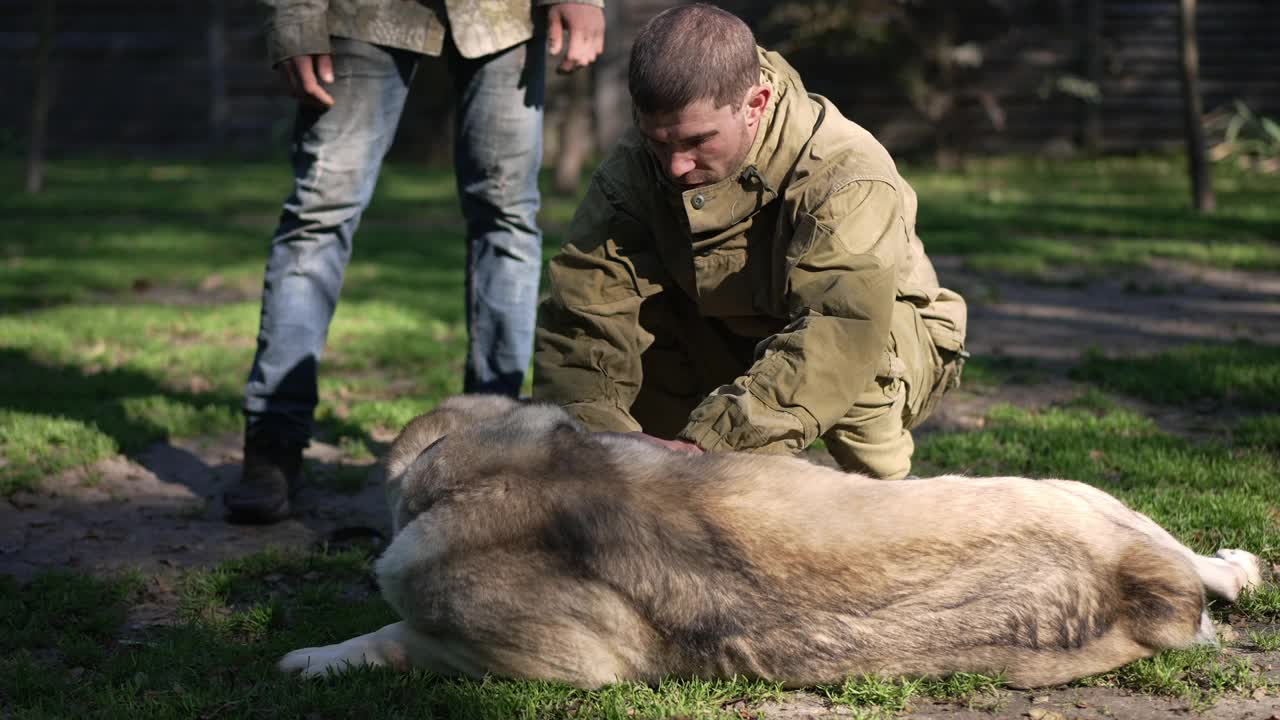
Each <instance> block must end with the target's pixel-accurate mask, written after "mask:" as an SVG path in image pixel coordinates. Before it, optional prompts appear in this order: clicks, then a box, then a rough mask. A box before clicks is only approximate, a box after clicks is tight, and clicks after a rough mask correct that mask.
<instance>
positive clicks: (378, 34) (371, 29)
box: [258, 0, 604, 65]
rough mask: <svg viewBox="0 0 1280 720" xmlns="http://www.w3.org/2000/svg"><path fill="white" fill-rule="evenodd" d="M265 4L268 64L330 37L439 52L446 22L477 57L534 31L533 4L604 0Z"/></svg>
mask: <svg viewBox="0 0 1280 720" xmlns="http://www.w3.org/2000/svg"><path fill="white" fill-rule="evenodd" d="M258 1H259V2H260V3H262V4H263V5H266V6H267V9H268V19H267V48H268V53H269V55H270V59H271V64H272V65H275V64H276V63H278V62H280V61H281V60H284V59H285V58H289V57H293V56H295V55H322V54H326V53H328V52H329V37H330V36H331V35H337V36H338V37H345V38H354V39H356V40H364V41H365V42H371V43H374V44H375V45H386V46H388V47H395V48H402V49H404V50H412V51H414V52H419V53H423V54H425V55H439V54H440V51H441V49H442V48H443V47H444V36H445V31H446V28H447V29H448V31H449V32H451V33H452V34H453V42H454V44H455V45H457V46H458V52H459V53H460V54H461V55H462V56H463V57H465V58H476V57H480V56H482V55H489V54H491V53H495V52H498V51H499V50H505V49H507V48H509V47H512V46H514V45H518V44H519V43H522V42H524V41H525V40H528V39H529V38H531V37H533V13H532V9H531V5H537V6H542V5H555V4H558V3H561V2H578V3H583V4H587V5H595V6H597V7H603V6H604V0H533V2H532V3H531V2H530V0H258Z"/></svg>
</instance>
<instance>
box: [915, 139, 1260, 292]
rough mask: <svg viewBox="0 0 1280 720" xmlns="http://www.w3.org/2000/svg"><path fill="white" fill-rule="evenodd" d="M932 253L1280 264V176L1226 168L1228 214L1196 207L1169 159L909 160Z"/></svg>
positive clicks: (1222, 178)
mask: <svg viewBox="0 0 1280 720" xmlns="http://www.w3.org/2000/svg"><path fill="white" fill-rule="evenodd" d="M904 175H905V176H906V177H907V179H908V180H909V181H910V182H911V183H912V185H913V186H914V187H915V189H916V191H917V192H918V193H919V195H920V211H919V226H920V235H921V238H922V239H923V240H924V242H925V246H926V247H927V248H928V249H929V251H930V253H947V254H955V255H964V256H965V261H966V262H967V263H968V264H969V265H970V266H971V267H974V268H976V269H980V270H994V271H1000V272H1007V273H1012V274H1016V275H1031V276H1038V275H1042V274H1046V273H1049V272H1051V271H1053V270H1060V269H1062V268H1063V267H1064V266H1066V267H1076V268H1084V269H1087V270H1091V271H1093V272H1102V271H1104V270H1106V269H1108V268H1116V267H1140V266H1141V265H1142V264H1143V263H1144V262H1145V261H1146V260H1147V259H1149V258H1152V257H1160V258H1171V259H1176V260H1184V261H1190V262H1197V263H1204V264H1209V265H1214V266H1218V267H1233V268H1246V269H1272V270H1274V269H1277V268H1280V245H1277V243H1276V242H1275V241H1276V240H1277V239H1280V207H1277V205H1276V204H1275V203H1274V202H1272V201H1271V199H1270V198H1274V197H1275V196H1276V193H1277V192H1280V177H1277V176H1265V175H1257V174H1247V173H1241V172H1238V171H1235V170H1233V169H1230V168H1228V167H1223V166H1219V167H1217V168H1215V172H1214V189H1215V191H1216V192H1217V195H1218V208H1219V209H1218V211H1217V212H1216V213H1214V214H1213V215H1200V214H1198V213H1196V212H1194V211H1192V210H1191V208H1190V206H1189V198H1190V193H1189V192H1188V191H1187V179H1186V171H1185V169H1184V166H1183V164H1182V163H1181V162H1174V161H1170V160H1168V159H1166V158H1155V157H1153V158H1145V159H1143V158H1139V159H1134V158H1115V159H1103V160H1097V161H1063V160H1047V159H996V160H977V161H973V162H971V163H969V164H968V167H967V171H966V172H964V173H950V174H948V173H938V172H931V171H917V170H913V169H911V168H907V169H906V170H905V171H904Z"/></svg>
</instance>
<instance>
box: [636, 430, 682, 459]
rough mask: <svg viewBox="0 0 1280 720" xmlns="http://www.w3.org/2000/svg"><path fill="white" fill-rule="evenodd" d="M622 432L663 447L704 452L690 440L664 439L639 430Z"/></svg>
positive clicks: (677, 450)
mask: <svg viewBox="0 0 1280 720" xmlns="http://www.w3.org/2000/svg"><path fill="white" fill-rule="evenodd" d="M622 434H623V435H626V436H628V437H633V438H635V439H637V440H644V441H645V442H648V443H653V444H654V445H661V446H662V447H664V448H666V449H668V450H675V451H676V452H682V453H689V454H690V455H701V454H702V448H700V447H698V446H697V445H695V444H693V443H691V442H689V441H688V440H663V439H662V438H659V437H654V436H652V435H649V434H647V433H643V432H640V431H638V430H637V431H635V432H629V433H622Z"/></svg>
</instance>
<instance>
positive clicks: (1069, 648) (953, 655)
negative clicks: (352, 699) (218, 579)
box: [280, 396, 1261, 687]
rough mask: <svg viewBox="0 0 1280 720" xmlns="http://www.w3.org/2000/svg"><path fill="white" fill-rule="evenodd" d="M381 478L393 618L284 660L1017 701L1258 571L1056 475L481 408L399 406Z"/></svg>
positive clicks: (295, 665)
mask: <svg viewBox="0 0 1280 720" xmlns="http://www.w3.org/2000/svg"><path fill="white" fill-rule="evenodd" d="M385 467H386V472H387V484H388V496H389V501H390V505H391V513H392V519H393V525H394V529H395V537H394V539H393V541H392V542H391V544H390V545H389V546H388V548H387V550H386V552H385V553H384V554H383V555H382V557H381V558H380V559H379V560H378V562H377V576H378V581H379V584H380V586H381V588H382V593H383V596H384V597H385V598H386V600H387V602H388V603H390V604H391V606H392V607H393V608H394V609H395V610H396V611H397V612H398V613H399V615H400V617H401V618H402V620H401V621H400V622H397V623H393V624H391V625H388V626H386V627H384V628H382V629H381V630H377V631H375V632H372V633H369V634H367V635H361V636H359V637H355V638H352V639H350V640H347V641H346V642H342V643H338V644H336V645H330V646H327V647H317V648H304V649H301V650H295V651H294V652H291V653H289V654H288V655H286V656H285V657H284V658H283V659H282V660H281V661H280V668H281V669H282V670H284V671H287V672H288V671H300V672H302V673H303V674H304V675H309V676H314V675H324V674H325V673H327V672H328V671H331V670H333V671H340V670H342V669H344V668H346V667H349V666H352V665H362V664H368V665H375V666H377V665H386V666H391V667H395V668H400V669H408V668H411V667H413V668H422V669H426V670H430V671H433V672H436V673H441V674H446V675H467V676H471V677H482V676H484V675H487V674H492V675H497V676H502V677H511V678H538V679H546V680H558V681H563V682H566V683H571V684H573V685H577V686H581V687H596V686H600V685H603V684H607V683H612V682H617V681H623V680H632V681H638V682H656V681H658V680H660V679H661V678H664V677H668V676H676V677H700V678H730V677H733V676H735V675H737V676H745V677H752V678H763V679H768V680H772V681H779V682H782V683H784V684H785V685H786V686H789V687H796V686H807V685H815V684H823V683H832V682H837V681H840V680H842V679H843V678H845V677H847V676H849V675H855V674H862V673H881V674H890V675H892V674H908V675H943V674H947V673H953V672H973V673H990V674H994V673H1001V672H1002V673H1004V674H1005V677H1006V678H1007V679H1008V680H1009V682H1010V683H1011V684H1012V685H1014V686H1018V687H1030V686H1040V685H1052V684H1057V683H1062V682H1066V681H1068V680H1071V679H1074V678H1078V677H1081V676H1085V675H1090V674H1094V673H1099V672H1103V671H1106V670H1110V669H1112V668H1115V667H1117V666H1120V665H1123V664H1125V663H1128V662H1130V661H1133V660H1136V659H1138V658H1143V657H1148V656H1150V655H1153V654H1155V653H1156V652H1158V651H1160V650H1164V649H1166V648H1177V647H1186V646H1189V645H1193V644H1196V643H1205V642H1214V628H1213V623H1212V621H1211V620H1210V618H1209V615H1208V613H1207V612H1206V611H1205V593H1206V591H1207V592H1208V593H1209V594H1210V595H1213V596H1215V597H1218V598H1223V599H1225V600H1228V601H1231V600H1234V599H1235V598H1236V597H1237V596H1238V595H1239V593H1240V592H1241V590H1242V589H1244V588H1247V587H1250V586H1253V585H1256V584H1258V583H1260V582H1261V575H1260V568H1259V562H1258V558H1257V557H1255V556H1254V555H1252V554H1250V553H1247V552H1244V551H1242V550H1221V551H1219V552H1218V553H1217V556H1216V557H1205V556H1200V555H1197V554H1195V553H1194V552H1192V551H1191V550H1190V549H1188V548H1187V547H1185V546H1184V545H1182V544H1181V543H1179V542H1178V541H1177V540H1175V539H1174V538H1173V537H1172V536H1171V535H1170V534H1169V533H1167V532H1166V531H1165V530H1163V529H1162V528H1160V526H1158V525H1156V524H1155V523H1154V522H1152V521H1151V520H1150V519H1148V518H1147V517H1145V516H1143V515H1140V514H1138V513H1136V512H1133V511H1132V510H1129V509H1128V508H1126V507H1125V506H1124V505H1123V504H1121V503H1120V502H1119V501H1118V500H1116V499H1115V498H1113V497H1112V496H1110V495H1108V494H1107V493H1105V492H1103V491H1101V490H1098V489H1096V488H1093V487H1090V486H1088V485H1083V484H1080V483H1076V482H1070V481H1066V480H1030V479H1026V478H1018V477H1001V478H970V477H958V476H944V477H936V478H928V479H921V480H908V481H903V482H882V481H878V480H872V479H869V478H865V477H860V476H857V475H850V474H846V473H843V472H840V471H837V470H833V469H830V468H825V467H821V466H818V465H814V464H812V463H810V462H807V461H805V460H802V459H798V458H791V457H779V456H762V455H751V454H745V453H708V454H702V455H690V454H686V453H681V452H678V451H674V450H670V449H667V448H664V447H661V446H659V445H656V444H652V443H650V442H647V441H645V440H644V439H642V438H637V437H635V436H628V435H625V434H613V433H588V432H586V431H584V430H583V428H582V427H581V426H580V425H579V424H578V423H577V422H575V421H574V420H573V419H572V418H571V417H570V416H569V415H568V414H566V413H565V412H564V411H563V410H561V409H559V408H557V407H554V406H550V405H538V404H520V403H517V402H515V401H513V400H509V399H506V398H501V397H484V396H480V397H476V396H471V397H458V398H453V399H451V400H448V401H446V402H444V403H443V404H441V405H440V406H439V407H438V408H437V409H435V410H434V411H432V412H430V413H427V414H425V415H422V416H421V417H418V418H417V419H415V420H414V421H413V422H411V423H409V425H408V426H407V427H406V428H405V429H404V431H403V432H402V433H401V434H400V436H399V437H398V438H397V439H396V441H395V443H394V444H393V445H392V447H391V449H390V451H389V452H388V454H387V457H386V459H385Z"/></svg>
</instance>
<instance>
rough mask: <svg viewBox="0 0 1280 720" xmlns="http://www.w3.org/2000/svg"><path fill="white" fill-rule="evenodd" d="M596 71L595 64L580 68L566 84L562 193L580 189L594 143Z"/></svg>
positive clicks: (558, 184) (559, 154)
mask: <svg viewBox="0 0 1280 720" xmlns="http://www.w3.org/2000/svg"><path fill="white" fill-rule="evenodd" d="M594 72H595V68H594V67H590V68H584V69H580V70H578V71H577V72H575V73H573V74H572V75H570V76H569V77H568V79H567V80H568V81H567V82H566V83H565V84H564V86H563V92H564V103H563V104H562V106H561V110H560V113H559V116H560V127H559V142H557V143H556V148H557V150H556V163H555V165H556V176H555V183H554V188H555V191H556V192H557V193H559V194H561V195H573V194H574V193H576V192H577V191H578V180H579V179H580V178H581V177H582V168H583V166H584V165H586V162H587V158H588V157H589V156H590V155H591V151H592V149H593V147H594V142H593V140H594V138H593V135H592V132H591V86H592V82H591V75H592V74H593V73H594Z"/></svg>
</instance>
